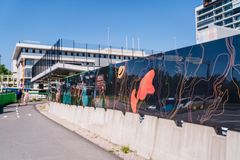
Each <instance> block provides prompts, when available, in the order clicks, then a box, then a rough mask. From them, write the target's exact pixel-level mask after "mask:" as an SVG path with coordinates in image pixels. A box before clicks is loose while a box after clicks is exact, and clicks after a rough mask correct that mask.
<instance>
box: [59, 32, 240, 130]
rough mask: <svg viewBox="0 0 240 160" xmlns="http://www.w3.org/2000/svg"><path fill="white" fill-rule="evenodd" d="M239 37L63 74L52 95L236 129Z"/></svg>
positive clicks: (239, 120) (239, 113) (239, 110)
mask: <svg viewBox="0 0 240 160" xmlns="http://www.w3.org/2000/svg"><path fill="white" fill-rule="evenodd" d="M239 86H240V36H234V37H229V38H225V39H220V40H217V41H212V42H208V43H204V44H199V45H194V46H190V47H185V48H181V49H177V50H172V51H169V52H165V53H159V54H156V55H152V56H149V57H145V58H140V59H135V60H131V61H127V62H123V63H119V64H112V65H109V66H107V67H103V68H100V69H97V70H94V71H89V72H84V73H81V74H78V75H75V76H73V77H68V78H67V79H66V80H65V81H64V82H62V83H61V85H60V86H59V89H58V90H57V92H58V93H57V94H56V95H58V96H59V97H61V98H56V99H57V100H58V101H59V102H60V101H61V102H63V101H64V99H66V97H67V96H70V97H71V98H67V99H69V100H70V101H71V102H69V103H71V104H74V105H81V106H85V107H86V106H90V107H102V108H105V109H116V110H121V111H122V112H123V114H125V113H126V112H134V113H137V114H140V115H142V116H143V115H152V116H156V117H161V118H167V119H172V120H179V121H185V122H191V123H197V124H202V125H209V126H213V127H227V128H229V129H231V130H237V131H240V103H239V102H240V88H239Z"/></svg>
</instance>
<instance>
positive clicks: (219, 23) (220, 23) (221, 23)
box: [215, 21, 223, 26]
mask: <svg viewBox="0 0 240 160" xmlns="http://www.w3.org/2000/svg"><path fill="white" fill-rule="evenodd" d="M215 25H217V26H222V25H223V22H222V21H221V22H218V23H215Z"/></svg>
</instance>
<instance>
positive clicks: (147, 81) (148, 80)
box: [137, 69, 155, 101]
mask: <svg viewBox="0 0 240 160" xmlns="http://www.w3.org/2000/svg"><path fill="white" fill-rule="evenodd" d="M154 76H155V72H154V70H153V69H152V70H151V71H149V72H148V73H147V74H146V75H145V76H144V77H143V79H142V80H141V82H140V86H139V89H138V94H137V99H140V100H142V101H143V100H144V99H145V98H146V96H147V95H148V94H154V92H155V88H154V86H153V84H152V81H153V78H154Z"/></svg>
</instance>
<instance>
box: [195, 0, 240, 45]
mask: <svg viewBox="0 0 240 160" xmlns="http://www.w3.org/2000/svg"><path fill="white" fill-rule="evenodd" d="M195 22H196V42H197V43H203V42H207V41H210V40H215V39H216V38H213V37H217V39H219V38H225V37H228V36H233V35H236V34H239V32H238V31H236V32H235V31H234V30H240V0H203V4H202V5H201V6H199V7H197V8H195ZM213 26H221V27H222V28H219V27H218V28H216V27H215V29H213ZM225 27H226V28H229V29H227V30H224V28H225ZM211 30H214V32H211ZM223 30H224V31H223ZM220 32H222V33H220ZM204 36H205V37H204ZM208 37H209V38H208Z"/></svg>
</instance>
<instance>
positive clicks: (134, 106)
mask: <svg viewBox="0 0 240 160" xmlns="http://www.w3.org/2000/svg"><path fill="white" fill-rule="evenodd" d="M135 94H136V89H133V91H132V94H131V107H132V112H133V113H136V112H137V103H138V99H137V98H136V96H135Z"/></svg>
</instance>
